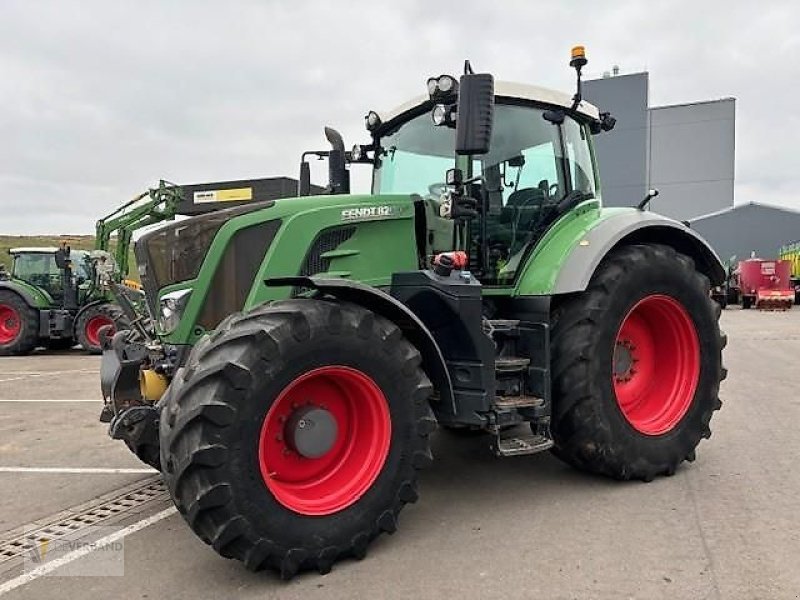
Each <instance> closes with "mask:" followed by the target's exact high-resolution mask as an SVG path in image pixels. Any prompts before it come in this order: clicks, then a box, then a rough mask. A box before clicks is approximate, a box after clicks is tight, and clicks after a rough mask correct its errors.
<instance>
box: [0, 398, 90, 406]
mask: <svg viewBox="0 0 800 600" xmlns="http://www.w3.org/2000/svg"><path fill="white" fill-rule="evenodd" d="M0 402H30V403H36V402H94V403H95V404H97V406H100V405H101V404H103V400H102V398H31V399H28V398H0Z"/></svg>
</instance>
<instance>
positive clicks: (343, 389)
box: [258, 365, 392, 515]
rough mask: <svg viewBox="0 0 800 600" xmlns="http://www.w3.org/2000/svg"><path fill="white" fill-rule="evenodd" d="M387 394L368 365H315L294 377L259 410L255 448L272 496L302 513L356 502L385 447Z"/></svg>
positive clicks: (332, 510) (379, 463) (337, 508)
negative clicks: (261, 412)
mask: <svg viewBox="0 0 800 600" xmlns="http://www.w3.org/2000/svg"><path fill="white" fill-rule="evenodd" d="M391 435H392V421H391V416H390V414H389V406H388V401H387V399H386V396H384V394H383V392H382V390H381V388H380V387H378V385H377V384H376V383H375V381H374V380H373V379H372V378H371V377H370V376H368V375H367V374H366V373H364V372H362V371H360V370H358V369H355V368H352V367H347V366H340V365H330V366H323V367H317V368H315V369H312V370H310V371H307V372H306V373H303V374H302V375H299V376H298V377H296V378H295V379H294V380H293V381H291V382H290V383H289V384H288V385H287V386H286V387H285V388H284V389H283V391H281V392H280V394H278V396H277V398H275V399H274V400H273V401H272V405H271V406H270V409H269V410H268V411H267V414H266V415H265V416H264V423H263V425H262V427H261V436H260V439H259V446H258V454H259V467H260V470H261V476H262V478H263V479H264V484H265V485H266V487H267V489H269V490H270V492H271V493H272V494H273V496H274V498H275V499H276V500H277V501H278V502H280V503H281V504H282V505H283V506H285V507H286V508H288V509H290V510H292V511H294V512H296V513H299V514H302V515H329V514H333V513H335V512H338V511H340V510H343V509H345V508H347V507H348V506H350V505H352V504H354V503H356V502H358V501H359V499H361V497H362V496H363V495H364V493H365V492H366V491H367V490H368V489H369V488H370V486H371V485H372V484H373V483H374V482H375V480H376V478H377V477H378V474H379V473H380V472H381V469H382V468H383V464H384V461H385V460H386V457H387V456H388V454H389V446H390V442H391Z"/></svg>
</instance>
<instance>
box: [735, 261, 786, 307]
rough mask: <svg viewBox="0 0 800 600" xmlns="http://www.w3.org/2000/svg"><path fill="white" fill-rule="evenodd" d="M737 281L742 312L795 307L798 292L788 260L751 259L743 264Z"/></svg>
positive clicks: (741, 262) (740, 263)
mask: <svg viewBox="0 0 800 600" xmlns="http://www.w3.org/2000/svg"><path fill="white" fill-rule="evenodd" d="M736 278H737V279H738V282H737V284H738V285H737V287H738V288H739V296H740V297H741V302H742V308H752V307H755V308H760V309H765V310H787V309H790V308H791V307H792V304H793V303H794V297H795V290H794V286H793V285H792V280H791V263H790V262H789V261H788V260H765V259H762V258H749V259H747V260H743V261H740V262H739V268H738V269H737V275H736Z"/></svg>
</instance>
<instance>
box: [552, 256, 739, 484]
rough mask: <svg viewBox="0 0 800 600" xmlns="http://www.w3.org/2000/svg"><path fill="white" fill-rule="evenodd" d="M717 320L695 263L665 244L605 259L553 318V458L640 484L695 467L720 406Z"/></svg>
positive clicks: (715, 308) (715, 307) (720, 344)
mask: <svg viewBox="0 0 800 600" xmlns="http://www.w3.org/2000/svg"><path fill="white" fill-rule="evenodd" d="M720 313H721V310H720V307H719V305H718V304H717V303H716V302H714V301H713V300H711V298H710V297H709V282H708V279H707V278H706V277H705V276H703V275H701V274H700V273H698V272H697V271H696V270H695V267H694V262H693V261H692V260H691V259H690V258H689V257H687V256H684V255H682V254H678V253H676V252H675V251H674V250H673V249H672V248H669V247H666V246H660V245H636V246H626V247H623V248H620V249H618V250H615V251H613V252H612V253H611V254H609V256H608V257H606V258H605V259H604V260H603V262H602V263H601V264H600V266H599V267H598V269H597V271H596V273H595V275H594V276H593V277H592V280H591V282H590V284H589V287H588V289H587V290H586V291H585V292H583V293H581V294H579V295H575V296H572V297H569V298H568V299H566V300H565V301H563V302H562V303H561V304H560V305H558V306H557V307H556V308H555V310H554V314H553V337H552V344H553V353H552V356H553V358H552V370H553V388H554V390H553V397H554V410H553V423H552V425H553V436H554V440H555V442H556V447H555V449H554V453H555V454H556V455H557V456H558V457H559V458H561V459H562V460H564V461H566V462H567V463H569V464H571V465H573V466H575V467H578V468H580V469H584V470H587V471H591V472H595V473H601V474H605V475H608V476H611V477H614V478H617V479H641V480H643V481H650V480H652V479H653V478H654V477H656V476H658V475H672V474H673V473H674V472H675V470H676V468H677V467H678V465H679V464H680V463H681V462H683V461H684V460H690V461H691V460H694V457H695V448H696V447H697V445H698V444H699V442H700V440H701V439H702V438H708V437H709V436H710V435H711V430H710V429H709V422H710V420H711V415H712V413H713V412H714V411H715V410H717V409H719V408H720V406H721V403H720V400H719V384H720V382H721V381H722V380H723V379H724V377H725V370H724V369H723V367H722V349H723V347H724V346H725V342H726V339H725V336H724V335H723V334H722V333H721V332H720V329H719V325H718V319H719V315H720Z"/></svg>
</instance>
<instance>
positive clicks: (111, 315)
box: [0, 181, 181, 356]
mask: <svg viewBox="0 0 800 600" xmlns="http://www.w3.org/2000/svg"><path fill="white" fill-rule="evenodd" d="M180 199H181V196H180V188H178V187H177V186H174V185H170V184H167V183H166V182H163V181H162V182H161V183H160V185H159V187H158V188H153V189H150V190H148V191H146V192H144V193H142V194H140V195H138V196H136V197H135V198H134V199H132V200H131V201H130V202H127V203H125V204H123V205H122V206H121V207H120V208H118V209H117V210H115V211H114V212H112V213H111V214H110V215H108V216H106V217H104V218H102V219H100V220H98V221H97V224H96V236H95V247H94V250H92V251H86V250H74V249H70V247H69V246H68V245H67V244H66V242H64V243H62V244H61V246H60V247H59V248H47V247H35V248H12V249H11V250H10V253H11V256H12V259H13V263H12V268H11V272H7V273H5V275H3V274H2V273H0V356H8V355H21V354H27V353H28V352H30V351H31V350H33V349H34V348H36V346H38V345H40V344H42V345H45V346H49V347H50V348H53V349H64V348H70V347H72V346H75V345H76V344H80V345H81V346H82V347H83V348H84V350H86V351H88V352H89V353H98V354H99V353H100V337H99V332H100V329H102V328H104V327H112V328H116V329H129V330H131V331H135V330H136V329H138V328H141V327H142V324H143V323H146V322H148V321H149V319H148V316H147V314H146V311H144V310H140V311H136V305H137V304H139V302H137V300H138V298H139V297H140V294H139V293H137V292H138V287H139V285H138V284H137V283H136V282H135V281H132V280H129V279H127V276H128V269H129V265H128V254H129V249H130V243H131V236H132V234H133V232H134V231H135V230H136V229H139V228H140V227H145V226H147V225H151V224H153V223H158V222H160V221H163V220H165V219H171V218H173V217H174V216H175V207H176V206H178V203H179V201H180ZM112 234H116V248H112V247H111V246H112V244H111V236H112ZM112 250H113V253H112Z"/></svg>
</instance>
